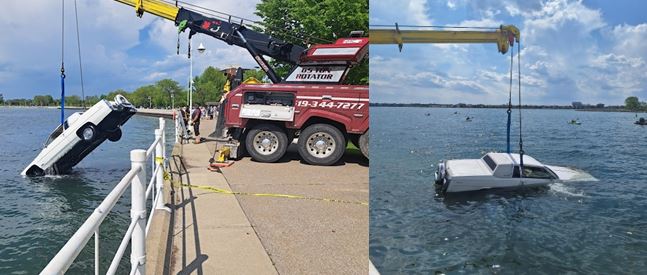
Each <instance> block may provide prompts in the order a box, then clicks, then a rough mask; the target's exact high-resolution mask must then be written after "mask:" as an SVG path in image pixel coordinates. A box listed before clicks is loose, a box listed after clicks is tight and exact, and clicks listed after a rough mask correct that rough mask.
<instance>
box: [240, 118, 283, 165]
mask: <svg viewBox="0 0 647 275" xmlns="http://www.w3.org/2000/svg"><path fill="white" fill-rule="evenodd" d="M245 148H246V149H247V153H248V154H249V155H250V156H251V157H252V159H253V160H255V161H259V162H276V161H278V160H279V159H281V158H282V157H283V155H285V152H286V151H287V149H288V137H287V135H286V134H285V131H283V129H281V128H279V127H278V126H276V125H273V124H259V125H256V126H254V127H253V128H252V129H251V130H249V132H247V136H246V137H245Z"/></svg>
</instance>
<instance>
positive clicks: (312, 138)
mask: <svg viewBox="0 0 647 275" xmlns="http://www.w3.org/2000/svg"><path fill="white" fill-rule="evenodd" d="M345 151H346V137H344V134H343V133H342V132H341V131H339V129H337V128H336V127H334V126H331V125H328V124H313V125H310V126H308V127H307V128H306V129H305V130H303V131H301V134H300V135H299V155H301V158H303V160H305V161H306V162H307V163H310V164H314V165H332V164H335V163H336V162H337V161H339V159H340V158H341V157H342V156H343V155H344V152H345Z"/></svg>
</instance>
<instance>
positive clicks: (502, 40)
mask: <svg viewBox="0 0 647 275" xmlns="http://www.w3.org/2000/svg"><path fill="white" fill-rule="evenodd" d="M369 34H370V35H369V39H370V43H371V44H397V45H398V47H399V48H400V50H402V45H403V44H404V43H496V44H497V47H498V49H499V52H500V53H503V54H505V53H506V52H508V49H509V47H510V46H512V45H514V42H515V41H516V42H519V38H520V32H519V29H518V28H517V27H515V26H513V25H501V26H500V27H499V29H497V30H494V31H473V30H469V31H456V30H400V28H399V27H398V25H397V24H396V25H395V29H370V30H369Z"/></svg>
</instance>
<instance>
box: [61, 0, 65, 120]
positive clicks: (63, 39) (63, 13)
mask: <svg viewBox="0 0 647 275" xmlns="http://www.w3.org/2000/svg"><path fill="white" fill-rule="evenodd" d="M61 3H62V6H61V125H63V123H65V63H64V60H65V0H61Z"/></svg>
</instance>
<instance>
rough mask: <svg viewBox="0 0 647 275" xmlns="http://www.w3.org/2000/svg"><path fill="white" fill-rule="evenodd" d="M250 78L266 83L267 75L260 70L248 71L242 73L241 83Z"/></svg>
mask: <svg viewBox="0 0 647 275" xmlns="http://www.w3.org/2000/svg"><path fill="white" fill-rule="evenodd" d="M250 77H253V78H256V80H258V81H261V82H267V79H266V78H267V75H266V74H265V72H264V71H263V70H261V69H249V70H246V71H244V72H243V81H245V80H247V79H248V78H250Z"/></svg>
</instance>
